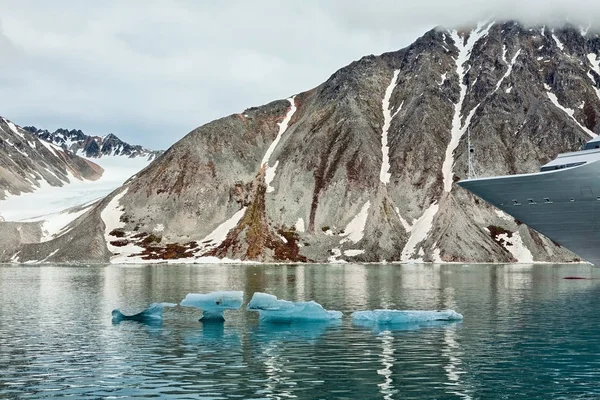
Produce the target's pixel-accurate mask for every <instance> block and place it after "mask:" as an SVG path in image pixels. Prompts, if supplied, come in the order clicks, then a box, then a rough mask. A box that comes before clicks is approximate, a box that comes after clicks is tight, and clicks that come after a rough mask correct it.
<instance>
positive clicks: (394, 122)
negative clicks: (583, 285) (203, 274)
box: [7, 21, 600, 262]
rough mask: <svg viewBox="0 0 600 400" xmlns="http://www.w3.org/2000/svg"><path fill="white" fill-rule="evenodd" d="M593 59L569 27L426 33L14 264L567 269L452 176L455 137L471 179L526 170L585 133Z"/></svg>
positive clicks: (591, 126) (589, 131) (459, 173)
mask: <svg viewBox="0 0 600 400" xmlns="http://www.w3.org/2000/svg"><path fill="white" fill-rule="evenodd" d="M599 52H600V37H599V36H598V34H597V33H596V32H586V33H585V35H581V32H580V31H579V30H578V29H575V28H574V27H569V26H566V27H564V28H563V29H554V30H550V29H549V28H548V29H547V28H546V27H535V28H525V27H523V26H522V25H520V24H518V23H515V22H512V21H509V22H503V23H487V24H479V25H478V26H477V27H476V28H474V29H471V30H469V31H461V32H458V31H454V30H441V29H439V28H435V29H433V30H430V31H429V32H427V33H425V34H424V35H423V36H422V37H421V38H419V39H417V40H416V41H415V42H414V43H413V44H412V45H410V46H408V47H406V48H404V49H401V50H398V51H395V52H389V53H385V54H382V55H380V56H365V57H363V58H361V59H360V60H358V61H355V62H353V63H351V64H349V65H348V66H346V67H343V68H341V69H340V70H338V71H336V72H335V73H334V74H333V75H332V76H331V77H330V78H329V79H328V80H327V81H325V82H324V83H323V84H321V85H319V86H317V87H316V88H313V89H311V90H309V91H307V92H303V93H298V94H296V95H294V96H292V97H290V98H289V99H287V100H277V101H274V102H271V103H269V104H266V105H264V106H259V107H252V108H249V109H247V110H245V111H244V112H242V113H240V114H233V115H230V116H227V117H223V118H220V119H218V120H215V121H212V122H210V123H208V124H206V125H203V126H201V127H199V128H197V129H195V130H193V131H192V132H190V133H189V134H188V135H187V136H185V137H184V138H183V139H182V140H180V141H179V142H177V143H176V144H174V145H173V146H171V148H169V149H168V150H167V151H166V152H165V153H164V154H162V155H161V156H160V157H158V158H157V159H156V160H155V161H154V162H153V163H152V164H150V165H149V166H148V167H147V168H145V169H144V170H143V171H141V172H140V173H139V174H137V176H136V177H134V178H132V179H130V180H129V181H128V182H126V183H125V185H124V186H123V187H122V188H120V189H118V190H117V191H115V192H113V194H111V195H110V196H108V197H107V198H106V199H104V200H103V201H102V202H100V203H99V204H97V205H96V206H95V207H93V209H92V210H90V211H89V212H88V213H86V214H85V215H84V216H82V217H80V218H81V220H80V221H79V222H78V223H77V224H75V225H74V227H73V229H72V230H71V233H70V234H69V235H71V236H69V235H64V236H60V237H58V238H56V239H55V240H54V241H50V242H48V243H45V244H43V245H38V244H35V243H30V244H27V245H26V246H23V247H22V249H21V250H20V252H19V256H18V259H19V261H26V260H31V259H34V260H40V259H44V260H48V261H72V260H74V259H77V257H75V258H72V257H73V255H74V253H76V252H75V249H76V248H77V246H79V245H80V244H76V243H75V242H74V240H75V238H76V240H77V242H78V243H81V241H82V235H83V237H87V238H88V243H91V242H94V243H96V245H95V246H96V247H95V251H94V252H90V253H87V254H86V256H87V257H90V254H93V255H94V257H95V258H93V259H92V258H86V260H96V261H111V262H156V261H163V262H165V261H169V262H171V261H172V262H206V261H219V260H221V259H224V260H225V261H226V260H227V259H239V260H242V261H262V262H303V261H312V262H348V261H358V262H382V261H390V262H392V261H393V262H424V261H426V262H515V261H517V262H532V261H545V262H547V261H554V262H565V261H578V257H577V256H575V255H573V254H572V253H570V252H569V251H567V250H566V249H564V248H561V247H560V246H559V245H558V244H556V243H553V242H552V241H551V240H550V239H548V238H545V237H543V236H542V235H540V234H538V233H537V232H535V231H533V230H532V229H530V228H528V227H526V226H524V225H522V224H520V223H519V222H518V221H514V220H513V219H511V218H509V217H508V216H506V215H504V214H503V213H501V212H499V211H498V210H495V209H493V208H492V207H491V206H489V205H487V204H484V203H482V202H480V201H479V200H477V199H476V198H475V197H473V196H472V195H470V194H469V193H468V192H466V191H465V190H462V189H461V188H459V187H457V186H456V185H454V183H455V182H456V181H458V180H460V179H463V178H465V177H466V171H467V163H466V161H467V160H466V158H467V151H466V148H467V146H466V142H465V140H466V137H465V133H466V131H467V130H469V131H470V135H471V140H472V142H473V145H474V147H475V149H476V153H475V157H474V161H473V162H474V166H475V170H476V171H477V172H479V173H480V174H481V172H482V171H484V172H485V174H486V175H502V174H514V173H526V172H534V171H536V170H537V169H538V168H539V166H540V165H541V164H543V163H545V162H546V161H548V160H549V159H551V158H553V157H554V156H555V155H556V154H557V153H559V152H564V151H568V150H572V149H576V148H578V147H580V146H581V145H582V144H583V143H584V142H585V141H586V140H587V139H589V138H590V137H591V135H595V132H598V131H600V126H598V125H599V121H600V119H598V117H599V116H600V54H599ZM292 110H293V112H292ZM290 113H291V115H290ZM288 117H289V118H288ZM286 121H287V122H286ZM284 128H285V129H284ZM115 199H116V200H115ZM113 200H115V201H116V204H115V203H114V202H113ZM109 206H110V207H109ZM107 209H110V210H112V211H111V213H112V214H111V215H112V217H111V218H110V221H109V220H106V215H108V214H107V212H106V210H107ZM109 214H110V213H109ZM102 215H105V218H103V217H102ZM102 227H103V228H104V233H103V235H102V236H99V232H100V230H101V228H102ZM89 232H96V233H94V234H91V233H89ZM73 235H75V236H73ZM90 235H91V236H90ZM102 242H103V243H105V246H104V248H101V247H102V246H101V245H100V243H102ZM111 243H113V244H111ZM52 252H56V253H54V254H52ZM7 254H8V253H7ZM12 257H13V258H14V257H15V255H14V253H13V255H12Z"/></svg>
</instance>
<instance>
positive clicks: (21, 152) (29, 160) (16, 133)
mask: <svg viewBox="0 0 600 400" xmlns="http://www.w3.org/2000/svg"><path fill="white" fill-rule="evenodd" d="M0 150H2V151H0V200H2V199H5V198H6V197H7V196H8V195H19V194H22V193H27V192H32V191H34V190H36V189H37V188H39V187H40V185H43V184H47V185H50V186H63V185H65V184H68V183H69V182H70V180H71V179H79V180H96V179H98V178H99V177H100V176H101V175H102V173H103V172H104V170H103V169H102V167H100V166H99V165H97V164H95V163H93V162H91V161H89V160H85V159H83V158H81V157H78V156H76V155H74V154H72V153H70V152H68V151H65V150H63V149H62V148H60V147H58V146H54V145H52V144H50V143H47V142H45V141H43V140H42V139H39V138H38V137H36V136H35V135H32V134H31V133H29V132H28V131H26V130H25V129H23V128H21V127H20V126H18V125H15V124H14V123H12V122H11V121H10V120H8V119H6V118H3V117H0ZM1 211H2V210H0V213H1Z"/></svg>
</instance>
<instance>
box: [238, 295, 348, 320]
mask: <svg viewBox="0 0 600 400" xmlns="http://www.w3.org/2000/svg"><path fill="white" fill-rule="evenodd" d="M248 310H250V311H258V314H259V315H260V319H261V320H263V321H273V322H292V321H330V320H335V319H341V318H342V313H341V312H340V311H328V310H325V309H324V308H323V307H322V306H321V305H320V304H319V303H316V302H314V301H302V302H297V303H294V302H291V301H287V300H278V299H277V297H275V296H273V295H270V294H266V293H260V292H256V293H254V295H253V296H252V300H250V303H248Z"/></svg>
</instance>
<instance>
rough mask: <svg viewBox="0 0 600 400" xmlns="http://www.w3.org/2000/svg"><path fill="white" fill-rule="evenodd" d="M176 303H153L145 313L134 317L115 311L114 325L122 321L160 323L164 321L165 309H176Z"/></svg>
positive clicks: (113, 314) (113, 312)
mask: <svg viewBox="0 0 600 400" xmlns="http://www.w3.org/2000/svg"><path fill="white" fill-rule="evenodd" d="M176 305H177V304H175V303H152V304H150V305H149V306H148V308H146V309H145V310H144V311H142V312H139V313H137V314H133V315H125V314H123V313H122V312H121V310H118V309H115V310H113V311H112V320H113V323H119V322H121V321H137V322H160V321H162V313H163V308H165V307H175V306H176Z"/></svg>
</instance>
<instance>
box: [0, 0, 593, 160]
mask: <svg viewBox="0 0 600 400" xmlns="http://www.w3.org/2000/svg"><path fill="white" fill-rule="evenodd" d="M4 3H5V4H4V6H3V12H2V15H1V16H0V90H1V91H2V96H0V115H3V116H5V117H7V118H10V119H13V120H14V121H15V122H17V123H18V124H21V125H28V124H34V125H37V126H39V127H46V128H51V129H54V128H57V127H68V128H80V129H83V130H85V131H88V132H90V133H98V134H105V133H108V132H114V133H116V134H117V135H119V136H121V137H123V138H124V139H126V140H128V141H131V142H136V143H142V144H145V145H147V146H150V147H154V148H165V147H167V146H168V145H170V144H172V143H173V142H175V141H176V140H178V139H179V138H181V137H182V136H183V135H185V134H186V133H187V132H189V131H190V130H191V129H193V128H195V127H197V126H199V125H202V124H204V123H206V122H209V121H211V120H213V119H215V118H218V117H221V116H224V115H227V114H231V113H235V112H241V111H242V110H243V109H245V108H247V107H250V106H255V105H260V104H264V103H267V102H269V101H271V100H274V99H280V98H285V97H288V96H290V95H292V94H294V93H297V92H300V91H304V90H307V89H310V88H311V87H314V86H316V85H318V84H320V83H321V82H323V81H324V80H325V79H327V78H328V76H329V75H331V74H332V73H333V72H334V71H335V70H337V69H339V68H340V67H342V66H344V65H346V64H348V63H349V62H351V61H353V60H355V59H358V58H360V57H362V56H363V55H367V54H380V53H382V52H385V51H392V50H397V49H400V48H402V47H405V46H407V45H409V44H410V43H411V42H413V41H414V40H415V39H416V38H417V37H419V36H420V35H422V34H423V33H424V32H425V31H427V30H428V29H431V28H433V27H434V26H437V25H443V26H447V27H461V26H464V25H467V24H471V23H473V22H475V21H477V20H481V19H484V18H487V17H494V18H498V19H518V20H520V21H522V22H524V23H526V24H559V23H563V21H565V19H567V20H569V21H571V22H572V23H575V24H580V25H586V26H587V24H588V23H589V21H596V20H598V17H600V3H596V2H583V1H579V2H573V1H571V2H566V1H551V0H549V1H529V2H522V1H521V2H517V1H495V2H489V1H476V2H473V1H466V0H459V1H422V2H418V4H415V2H411V3H410V4H404V3H406V2H398V1H392V0H389V1H388V0H371V1H369V2H365V1H359V0H338V1H319V0H312V1H303V2H281V1H275V0H272V1H266V0H264V1H253V2H248V1H243V0H237V1H236V0H230V1H223V2H216V1H215V2H196V1H175V0H173V1H167V0H164V1H158V0H156V1H133V0H132V1H128V2H122V1H106V2H102V3H101V4H100V3H93V2H81V1H72V0H56V1H53V2H31V3H30V4H27V2H23V1H12V0H5V1H4ZM34 3H35V4H34Z"/></svg>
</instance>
